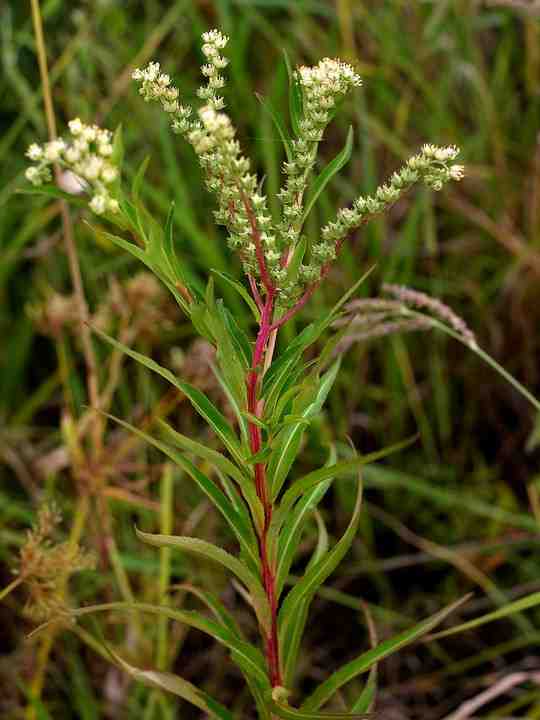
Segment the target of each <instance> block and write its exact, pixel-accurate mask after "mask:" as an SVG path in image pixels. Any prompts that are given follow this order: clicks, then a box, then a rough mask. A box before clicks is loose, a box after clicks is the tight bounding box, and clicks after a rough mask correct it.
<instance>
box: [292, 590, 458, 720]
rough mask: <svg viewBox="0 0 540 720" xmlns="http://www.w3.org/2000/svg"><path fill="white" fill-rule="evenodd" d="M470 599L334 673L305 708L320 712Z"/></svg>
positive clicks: (392, 639)
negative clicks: (343, 689) (336, 695)
mask: <svg viewBox="0 0 540 720" xmlns="http://www.w3.org/2000/svg"><path fill="white" fill-rule="evenodd" d="M467 599H468V596H466V597H465V598H462V599H461V600H458V601H457V602H455V603H452V605H448V607H446V608H444V609H443V610H439V612H437V613H435V614H434V615H431V616H430V617H428V618H426V619H425V620H422V622H420V623H418V624H417V625H415V626H414V627H412V628H410V629H409V630H405V631H404V632H402V633H399V635H395V636H394V637H393V638H389V639H388V640H385V641H384V642H382V643H380V644H379V645H377V647H375V648H373V649H372V650H368V651H367V652H365V653H363V654H362V655H360V656H359V657H358V658H356V659H355V660H351V662H349V663H347V664H346V665H344V666H343V667H341V668H340V669H339V670H336V672H335V673H333V674H332V675H331V676H330V677H329V678H328V680H326V681H325V682H323V683H322V684H321V685H319V687H318V688H317V689H316V690H315V692H314V693H312V694H311V695H310V696H309V698H308V699H307V700H306V701H305V702H304V703H303V705H302V707H303V708H304V709H305V710H317V709H318V708H320V707H321V705H324V703H326V702H327V701H328V700H329V699H330V698H331V697H332V695H334V693H335V692H336V691H337V690H339V688H340V687H342V686H343V685H345V684H346V683H348V682H349V681H350V680H352V679H353V678H355V677H357V676H358V675H360V674H361V673H364V672H366V671H367V670H369V668H370V667H372V665H374V664H375V663H377V662H379V661H380V660H382V659H383V658H385V657H387V656H388V655H391V654H392V653H395V652H397V651H398V650H400V649H401V648H402V647H404V646H405V645H409V644H410V643H412V642H414V641H415V640H417V639H418V638H419V637H421V636H422V635H425V634H426V633H428V632H429V631H430V630H432V629H433V628H434V627H435V626H436V625H439V623H441V622H442V621H443V620H444V619H445V618H446V617H448V615H450V613H452V612H453V611H454V610H455V609H456V608H457V607H459V606H460V605H462V604H463V603H464V602H465V601H466V600H467Z"/></svg>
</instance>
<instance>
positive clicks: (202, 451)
mask: <svg viewBox="0 0 540 720" xmlns="http://www.w3.org/2000/svg"><path fill="white" fill-rule="evenodd" d="M158 425H159V427H160V428H161V430H162V431H163V433H164V435H165V436H166V439H167V441H168V442H171V443H172V444H173V445H176V446H177V447H179V448H180V449H182V450H186V451H187V452H191V453H193V454H194V455H197V456H198V457H201V458H204V459H205V460H208V462H209V463H211V464H212V465H213V466H214V467H215V468H217V469H218V470H221V472H222V473H224V474H225V475H227V476H228V477H230V478H231V479H232V480H234V482H235V483H236V484H237V485H238V487H239V488H240V492H241V493H242V495H243V497H244V499H245V501H246V503H247V504H248V506H249V509H250V511H251V516H252V519H253V522H254V524H255V526H256V527H259V528H262V527H263V525H264V510H263V506H262V504H261V501H260V500H259V498H258V496H257V492H256V490H255V485H254V481H253V478H252V477H250V475H249V473H248V472H247V467H246V466H245V465H244V468H243V469H244V471H242V470H243V469H241V468H239V467H238V466H237V465H235V464H234V463H232V462H231V461H230V460H229V459H228V458H226V457H225V456H224V455H222V454H221V453H219V452H217V450H213V449H212V448H210V447H208V446H207V445H203V444H202V443H200V442H197V441H196V440H192V439H191V438H188V437H187V436H186V435H182V433H179V432H177V431H176V430H175V429H174V428H172V427H171V426H170V425H169V424H168V423H166V422H165V421H164V420H158Z"/></svg>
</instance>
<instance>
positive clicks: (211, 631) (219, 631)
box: [30, 602, 269, 687]
mask: <svg viewBox="0 0 540 720" xmlns="http://www.w3.org/2000/svg"><path fill="white" fill-rule="evenodd" d="M114 610H119V611H127V612H130V611H131V612H140V613H150V614H152V615H159V616H161V617H166V618H168V619H169V620H174V621H177V622H181V623H184V624H185V625H189V627H192V628H195V629H197V630H201V631H202V632H204V633H206V634H207V635H210V637H213V638H214V640H217V641H218V642H219V643H221V644H222V645H224V646H225V647H226V648H228V649H229V650H230V651H231V652H232V653H233V655H234V656H235V657H236V656H238V657H239V658H241V660H242V669H243V670H244V671H249V675H250V676H251V677H253V678H254V679H256V680H257V682H259V683H261V685H262V686H263V687H269V683H268V678H267V675H266V669H265V662H264V658H263V656H262V654H261V652H260V651H259V650H257V648H254V647H253V646H252V645H250V644H249V643H246V642H244V641H243V640H241V639H240V638H239V637H238V636H237V635H236V634H235V633H234V632H232V631H231V630H229V629H228V628H226V627H224V626H223V625H222V624H221V623H219V622H216V621H215V620H212V619H211V618H208V617H206V616H205V615H201V613H199V612H197V611H196V610H177V609H176V608H171V607H166V606H164V605H152V604H150V603H139V602H111V603H103V604H100V605H88V606H86V607H82V608H76V609H73V610H67V611H63V612H62V613H61V615H60V617H62V616H68V617H71V618H78V617H84V616H85V615H93V614H94V613H99V612H109V611H114ZM58 619H59V618H58V616H55V617H53V618H52V619H51V620H48V621H47V622H46V623H43V624H42V625H40V626H39V627H38V628H36V629H35V630H33V631H32V633H30V637H33V636H35V635H37V634H38V633H40V632H42V631H43V630H45V629H46V628H47V627H49V626H50V625H52V624H54V623H55V622H58Z"/></svg>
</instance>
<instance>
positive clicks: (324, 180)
mask: <svg viewBox="0 0 540 720" xmlns="http://www.w3.org/2000/svg"><path fill="white" fill-rule="evenodd" d="M353 138H354V133H353V129H352V125H351V126H350V127H349V132H348V133H347V140H346V141H345V146H344V147H343V150H341V152H339V153H338V154H337V155H336V157H335V158H334V159H333V160H331V161H330V162H329V163H328V165H327V166H326V167H325V168H324V170H321V172H320V174H319V175H317V177H316V178H315V180H314V182H313V186H312V188H311V192H310V195H309V197H308V199H307V202H306V208H305V210H304V214H303V216H302V223H304V222H305V221H306V218H307V216H308V215H309V213H310V212H311V209H312V208H313V206H314V205H315V203H316V202H317V200H318V199H319V196H320V194H321V193H322V192H323V190H324V188H325V187H326V186H327V185H328V183H329V182H330V180H331V179H332V178H333V177H334V175H336V174H337V173H338V172H339V171H340V170H341V169H342V168H344V167H345V165H346V164H347V163H348V162H349V160H350V159H351V154H352V149H353Z"/></svg>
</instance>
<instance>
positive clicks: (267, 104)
mask: <svg viewBox="0 0 540 720" xmlns="http://www.w3.org/2000/svg"><path fill="white" fill-rule="evenodd" d="M255 95H256V97H257V100H258V101H259V102H260V103H261V105H262V107H263V108H264V110H266V112H267V113H268V114H269V115H270V117H271V119H272V122H273V123H274V127H275V128H276V130H277V131H278V135H279V137H280V138H281V142H282V143H283V146H284V148H285V153H286V155H287V160H288V162H293V159H294V158H293V150H292V147H291V141H290V139H289V138H288V136H287V131H286V129H285V127H284V125H283V123H282V121H281V117H280V115H279V113H278V112H276V109H275V108H274V106H273V105H272V103H271V101H270V100H269V98H265V97H263V96H262V95H259V93H255Z"/></svg>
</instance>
